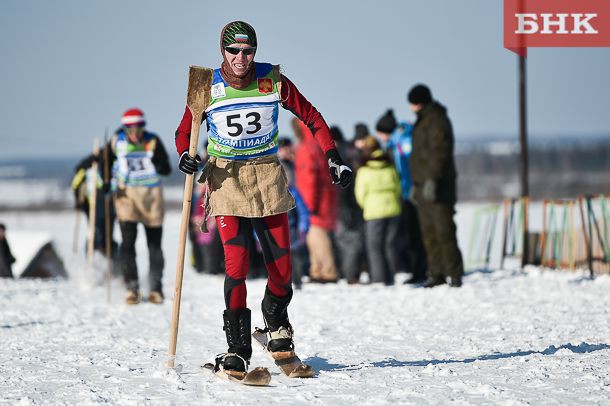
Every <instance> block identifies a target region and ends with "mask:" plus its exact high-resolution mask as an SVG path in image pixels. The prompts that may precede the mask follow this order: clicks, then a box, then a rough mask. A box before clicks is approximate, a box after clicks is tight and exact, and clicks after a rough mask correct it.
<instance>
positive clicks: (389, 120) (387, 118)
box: [375, 109, 398, 134]
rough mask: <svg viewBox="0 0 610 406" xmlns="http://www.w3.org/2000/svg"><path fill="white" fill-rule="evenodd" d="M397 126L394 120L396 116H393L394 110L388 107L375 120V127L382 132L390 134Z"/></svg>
mask: <svg viewBox="0 0 610 406" xmlns="http://www.w3.org/2000/svg"><path fill="white" fill-rule="evenodd" d="M397 126H398V123H397V122H396V117H394V111H393V110H392V109H389V110H388V111H386V112H385V114H384V115H383V116H381V118H380V119H379V120H378V121H377V125H376V126H375V129H376V130H377V131H379V132H382V133H386V134H392V133H393V132H394V130H395V129H396V127H397Z"/></svg>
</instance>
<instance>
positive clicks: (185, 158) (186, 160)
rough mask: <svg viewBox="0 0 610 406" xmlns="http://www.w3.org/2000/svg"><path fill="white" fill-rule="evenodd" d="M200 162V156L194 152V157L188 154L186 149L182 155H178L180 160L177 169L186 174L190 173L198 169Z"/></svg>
mask: <svg viewBox="0 0 610 406" xmlns="http://www.w3.org/2000/svg"><path fill="white" fill-rule="evenodd" d="M200 164H201V158H200V157H199V155H197V154H195V157H194V158H193V157H192V156H190V155H189V153H188V151H184V152H183V153H182V155H180V162H179V163H178V169H180V170H181V171H182V172H184V173H186V174H187V175H192V174H193V173H195V172H197V170H198V169H199V165H200Z"/></svg>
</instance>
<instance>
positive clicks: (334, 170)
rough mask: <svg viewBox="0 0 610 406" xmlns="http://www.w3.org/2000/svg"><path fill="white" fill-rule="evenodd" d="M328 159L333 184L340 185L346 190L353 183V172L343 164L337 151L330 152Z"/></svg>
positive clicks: (327, 154) (327, 155)
mask: <svg viewBox="0 0 610 406" xmlns="http://www.w3.org/2000/svg"><path fill="white" fill-rule="evenodd" d="M326 158H327V159H328V169H329V170H330V178H331V179H332V181H333V184H335V185H336V184H339V185H341V187H342V188H344V189H345V188H346V187H347V186H348V185H349V184H350V183H351V181H352V170H351V169H350V168H349V167H348V166H347V165H345V164H344V163H343V160H342V159H341V156H340V155H339V153H338V152H337V150H336V149H331V150H330V151H328V152H327V153H326Z"/></svg>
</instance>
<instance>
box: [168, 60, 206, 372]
mask: <svg viewBox="0 0 610 406" xmlns="http://www.w3.org/2000/svg"><path fill="white" fill-rule="evenodd" d="M213 76H214V71H213V70H212V69H209V68H202V67H200V66H191V67H190V68H189V81H188V91H187V98H186V100H187V101H186V104H187V106H188V108H189V110H190V111H191V114H192V116H193V120H192V122H191V139H190V145H189V155H190V156H195V155H196V154H197V144H198V142H199V130H200V128H201V120H202V117H203V112H204V111H205V109H206V108H207V106H208V104H209V103H210V91H211V88H212V78H213ZM193 180H194V175H193V174H191V175H186V179H185V181H184V194H183V196H182V218H181V220H180V234H179V240H178V258H177V261H176V287H175V289H174V302H173V306H172V323H171V327H170V333H169V350H168V359H167V366H168V367H169V368H173V367H174V363H175V360H176V346H177V343H178V324H179V320H180V297H181V295H182V274H183V271H184V249H185V246H186V235H187V230H188V225H189V217H190V213H191V199H192V198H193Z"/></svg>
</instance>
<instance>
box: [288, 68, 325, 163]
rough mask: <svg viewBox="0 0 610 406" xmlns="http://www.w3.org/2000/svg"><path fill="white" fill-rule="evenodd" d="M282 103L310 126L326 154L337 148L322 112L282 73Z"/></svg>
mask: <svg viewBox="0 0 610 406" xmlns="http://www.w3.org/2000/svg"><path fill="white" fill-rule="evenodd" d="M281 103H282V107H284V108H285V109H286V110H289V111H290V112H292V114H294V115H295V116H297V118H298V119H299V120H301V121H302V122H303V123H305V125H306V126H307V127H309V129H310V130H311V133H312V134H313V137H314V138H315V139H316V141H317V142H318V145H319V146H320V148H321V149H322V151H324V153H325V154H326V153H327V152H328V151H330V150H332V149H336V146H335V142H334V141H333V139H332V137H331V135H330V129H329V128H328V124H326V121H324V117H322V114H320V112H319V111H318V110H316V108H315V107H314V106H312V104H311V103H310V102H309V100H307V99H306V98H305V96H303V95H302V94H301V92H299V89H297V87H296V86H295V85H294V83H292V82H291V81H290V79H288V78H287V77H286V76H284V75H282V94H281Z"/></svg>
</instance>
